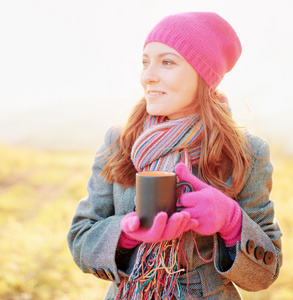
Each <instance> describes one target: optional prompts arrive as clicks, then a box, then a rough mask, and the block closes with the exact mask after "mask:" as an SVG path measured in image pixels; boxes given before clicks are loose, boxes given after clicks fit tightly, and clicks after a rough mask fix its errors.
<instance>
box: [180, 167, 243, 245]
mask: <svg viewBox="0 0 293 300" xmlns="http://www.w3.org/2000/svg"><path fill="white" fill-rule="evenodd" d="M175 172H176V174H177V176H178V178H179V179H180V180H181V181H187V182H189V183H190V184H191V185H192V186H193V189H194V191H193V192H189V193H184V194H182V195H181V197H180V205H181V206H184V207H186V208H185V209H183V210H182V212H188V213H189V214H190V216H191V218H192V219H194V220H197V221H198V226H197V227H196V229H195V231H196V232H197V233H199V234H202V235H212V234H215V233H216V232H219V233H220V235H221V237H222V238H223V239H224V241H225V244H226V245H227V246H228V245H234V244H236V242H237V241H238V240H240V239H241V227H242V211H241V208H240V206H239V205H238V203H237V202H236V201H235V200H233V199H231V198H229V197H228V196H226V195H225V194H224V193H222V192H221V191H219V190H217V189H216V188H214V187H212V186H210V185H208V184H206V183H204V182H202V181H201V180H199V179H198V178H197V177H196V176H194V175H193V174H192V173H191V172H190V171H189V169H188V167H187V166H186V165H185V164H183V163H179V164H177V165H176V167H175Z"/></svg>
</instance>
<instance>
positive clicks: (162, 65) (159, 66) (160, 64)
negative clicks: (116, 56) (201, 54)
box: [140, 42, 198, 120]
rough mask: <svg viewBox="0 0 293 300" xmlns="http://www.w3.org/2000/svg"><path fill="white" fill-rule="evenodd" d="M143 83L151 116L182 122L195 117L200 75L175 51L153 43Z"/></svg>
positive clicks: (148, 48)
mask: <svg viewBox="0 0 293 300" xmlns="http://www.w3.org/2000/svg"><path fill="white" fill-rule="evenodd" d="M142 63H143V69H142V72H141V78H140V82H141V84H142V86H143V88H144V94H145V99H146V101H147V112H148V113H149V114H150V115H156V116H167V117H168V119H170V120H172V119H179V118H183V117H186V116H189V115H190V114H192V113H194V99H195V96H196V90H197V80H198V74H197V72H196V71H195V70H194V69H193V68H192V67H191V66H190V65H189V63H188V62H187V61H186V60H185V59H184V58H183V57H182V56H181V55H180V54H179V53H178V52H177V51H176V50H174V49H173V48H171V47H169V46H167V45H165V44H162V43H159V42H151V43H149V44H147V45H146V47H145V49H144V52H143V56H142Z"/></svg>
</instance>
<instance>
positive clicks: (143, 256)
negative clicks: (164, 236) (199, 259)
mask: <svg viewBox="0 0 293 300" xmlns="http://www.w3.org/2000/svg"><path fill="white" fill-rule="evenodd" d="M185 236H186V233H184V234H182V235H181V236H180V237H179V238H178V239H174V240H169V241H164V242H160V243H156V244H147V243H143V244H142V245H141V246H140V248H139V250H138V254H137V260H136V264H135V266H134V268H133V271H132V273H131V274H130V276H129V278H128V280H124V281H123V282H122V283H121V285H120V289H119V293H118V295H117V297H116V299H115V300H124V299H125V300H135V299H142V300H150V299H155V300H157V299H166V300H169V299H171V298H172V297H173V296H174V293H175V291H176V288H177V291H178V295H181V296H182V289H181V284H180V281H179V280H178V278H179V276H180V273H181V272H184V271H185V269H183V268H181V267H180V264H181V261H182V259H184V260H185V261H186V257H185V255H184V251H183V250H182V249H183V247H182V246H183V243H184V239H185Z"/></svg>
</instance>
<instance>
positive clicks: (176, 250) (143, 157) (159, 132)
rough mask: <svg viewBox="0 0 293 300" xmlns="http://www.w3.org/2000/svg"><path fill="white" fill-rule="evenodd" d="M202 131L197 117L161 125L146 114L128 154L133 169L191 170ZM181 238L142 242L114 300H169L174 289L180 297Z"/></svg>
mask: <svg viewBox="0 0 293 300" xmlns="http://www.w3.org/2000/svg"><path fill="white" fill-rule="evenodd" d="M201 132H202V123H201V122H200V119H199V116H196V115H191V116H189V117H187V118H183V119H179V120H170V121H168V122H164V117H160V116H150V115H149V116H148V117H147V118H146V120H145V123H144V127H143V132H142V134H141V135H140V136H139V137H138V139H137V140H136V141H135V143H134V145H133V148H132V152H131V159H132V161H133V164H134V166H135V168H136V170H137V171H138V172H141V171H154V170H155V171H171V172H173V171H174V168H175V165H176V164H177V163H179V162H183V163H185V164H186V165H187V166H189V167H190V169H191V167H192V165H195V164H197V163H198V161H199V156H200V146H198V147H195V148H192V146H193V145H199V144H200V143H199V142H200V138H201ZM184 238H185V234H182V235H181V236H180V237H179V238H177V239H173V240H169V241H163V242H159V243H153V244H148V243H142V244H141V246H140V247H139V250H138V253H137V257H136V263H135V266H134V268H133V271H132V273H131V274H130V276H129V278H128V279H125V280H124V281H123V282H122V283H121V285H120V289H119V292H118V295H117V297H116V300H118V299H127V300H135V299H143V300H149V299H166V300H167V299H172V297H173V295H174V293H175V292H176V290H177V293H178V295H181V298H182V297H183V296H182V292H181V285H180V282H179V280H178V278H179V276H180V272H181V271H183V270H182V269H181V268H180V265H181V263H182V260H183V259H185V255H184V252H183V244H184ZM185 265H186V261H185ZM186 271H188V266H187V270H186Z"/></svg>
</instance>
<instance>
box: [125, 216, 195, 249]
mask: <svg viewBox="0 0 293 300" xmlns="http://www.w3.org/2000/svg"><path fill="white" fill-rule="evenodd" d="M197 225H198V222H197V221H196V220H192V219H191V218H190V214H189V213H188V212H183V211H182V212H176V213H174V214H173V215H172V216H171V217H170V218H169V219H168V215H167V213H165V212H159V213H158V214H157V215H156V216H155V218H154V222H153V225H152V227H151V228H150V229H145V228H140V227H139V226H140V222H139V217H138V216H137V214H136V212H131V213H129V214H127V215H126V216H125V217H124V218H123V219H122V221H121V228H122V230H123V232H124V234H126V235H127V237H128V238H130V239H133V240H137V241H141V242H146V243H158V242H161V241H165V240H171V239H175V238H178V237H179V236H180V235H181V234H182V233H183V232H186V231H188V230H190V229H193V228H196V227H197Z"/></svg>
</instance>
